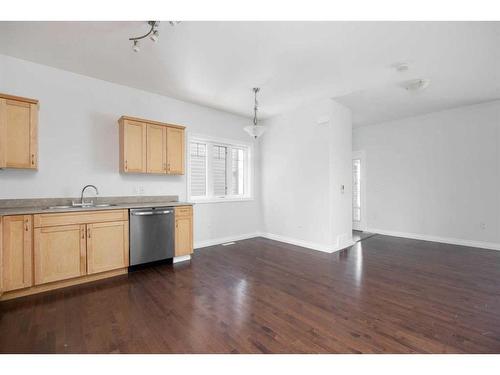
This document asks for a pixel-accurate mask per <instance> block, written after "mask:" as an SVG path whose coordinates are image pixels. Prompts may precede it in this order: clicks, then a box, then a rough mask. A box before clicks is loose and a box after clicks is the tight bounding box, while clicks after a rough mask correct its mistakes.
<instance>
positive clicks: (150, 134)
mask: <svg viewBox="0 0 500 375" xmlns="http://www.w3.org/2000/svg"><path fill="white" fill-rule="evenodd" d="M146 129H147V130H146V133H147V134H146V138H147V146H146V149H147V155H148V157H147V170H148V173H167V129H166V127H165V126H158V125H152V124H148V125H147V128H146Z"/></svg>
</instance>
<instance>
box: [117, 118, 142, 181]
mask: <svg viewBox="0 0 500 375" xmlns="http://www.w3.org/2000/svg"><path fill="white" fill-rule="evenodd" d="M118 123H119V126H120V171H121V172H126V173H146V134H147V132H146V124H144V123H142V122H140V121H134V120H132V119H127V118H125V117H122V118H120V120H119V122H118Z"/></svg>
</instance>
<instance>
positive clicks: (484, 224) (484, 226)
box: [479, 222, 486, 230]
mask: <svg viewBox="0 0 500 375" xmlns="http://www.w3.org/2000/svg"><path fill="white" fill-rule="evenodd" d="M479 228H481V229H483V230H484V229H486V223H483V222H481V223H479Z"/></svg>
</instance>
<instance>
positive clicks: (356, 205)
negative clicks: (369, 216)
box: [352, 159, 361, 221]
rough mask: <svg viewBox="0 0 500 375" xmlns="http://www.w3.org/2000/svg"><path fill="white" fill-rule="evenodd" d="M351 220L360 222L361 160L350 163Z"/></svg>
mask: <svg viewBox="0 0 500 375" xmlns="http://www.w3.org/2000/svg"><path fill="white" fill-rule="evenodd" d="M352 220H353V221H361V160H360V159H353V161H352Z"/></svg>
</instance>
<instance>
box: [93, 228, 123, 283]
mask: <svg viewBox="0 0 500 375" xmlns="http://www.w3.org/2000/svg"><path fill="white" fill-rule="evenodd" d="M128 251H129V249H128V221H118V222H111V223H98V224H88V225H87V273H88V274H93V273H99V272H105V271H111V270H115V269H118V268H125V267H128V265H129V258H128Z"/></svg>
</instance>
